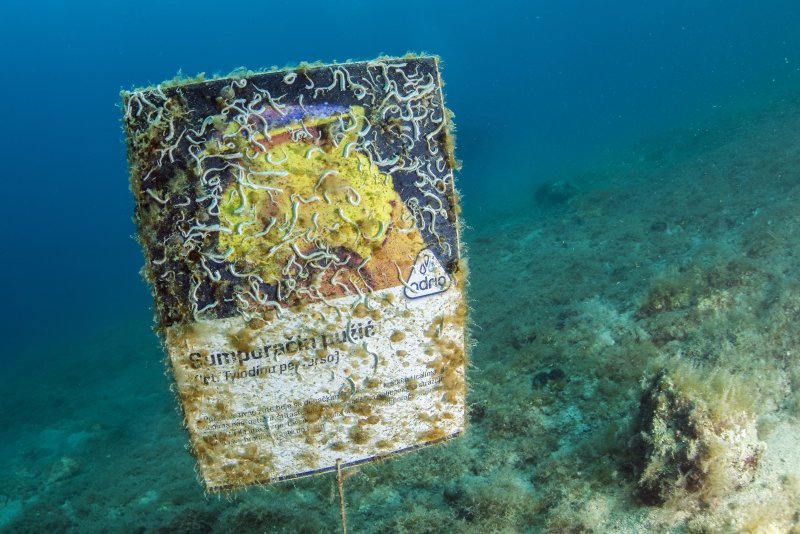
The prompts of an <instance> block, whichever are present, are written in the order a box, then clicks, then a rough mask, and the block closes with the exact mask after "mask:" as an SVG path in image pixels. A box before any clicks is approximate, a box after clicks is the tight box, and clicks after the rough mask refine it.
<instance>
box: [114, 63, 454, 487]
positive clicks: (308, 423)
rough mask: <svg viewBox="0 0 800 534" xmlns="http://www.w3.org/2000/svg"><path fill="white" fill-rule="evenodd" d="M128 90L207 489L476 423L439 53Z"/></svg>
mask: <svg viewBox="0 0 800 534" xmlns="http://www.w3.org/2000/svg"><path fill="white" fill-rule="evenodd" d="M122 98H123V114H124V118H123V122H124V127H125V132H126V135H127V143H128V156H129V161H130V175H131V189H132V191H133V194H134V196H135V199H136V210H135V219H136V223H137V225H138V238H139V241H140V243H141V245H142V247H143V250H144V254H145V258H146V265H145V267H144V275H145V277H146V279H147V280H148V282H149V283H150V284H151V286H152V291H153V296H154V301H155V307H156V321H157V331H158V333H159V334H160V336H161V337H162V339H163V341H164V344H165V349H166V353H167V355H168V360H169V363H170V366H171V369H172V372H173V375H174V380H175V384H176V391H177V394H178V396H179V399H180V403H181V406H182V409H183V414H184V419H185V424H186V427H187V429H188V431H189V436H190V441H191V448H192V451H193V452H194V454H195V456H196V458H197V461H198V464H199V467H200V473H201V476H202V479H203V481H204V483H205V485H206V487H207V488H208V489H210V490H221V489H226V488H232V487H237V486H242V485H247V484H252V483H262V482H270V481H274V480H280V479H286V478H291V477H298V476H304V475H310V474H314V473H319V472H324V471H327V470H331V469H335V468H336V466H337V464H338V465H340V466H346V465H352V464H357V463H361V462H365V461H369V460H373V459H376V458H380V457H385V456H389V455H392V454H396V453H399V452H404V451H408V450H411V449H414V448H417V447H420V446H424V445H428V444H432V443H436V442H439V441H442V440H445V439H448V438H451V437H454V436H457V435H458V434H460V433H461V432H463V430H464V427H465V392H466V388H465V318H466V310H467V307H466V304H465V301H464V284H465V278H464V277H465V268H464V262H463V259H462V258H461V252H460V246H459V219H458V213H459V207H458V197H457V193H456V191H455V188H454V178H453V171H454V168H455V167H456V162H455V160H454V157H453V141H452V126H451V117H450V114H449V112H448V110H447V109H446V108H445V107H444V103H443V98H442V84H441V80H440V77H439V69H438V60H437V58H435V57H416V56H413V57H412V56H409V57H405V58H381V59H378V60H375V61H369V62H359V63H346V64H335V65H301V66H300V67H297V68H293V69H286V70H281V71H272V72H243V73H238V74H232V75H229V76H227V77H224V78H218V79H213V80H208V81H206V80H202V79H194V80H180V81H173V82H167V83H165V84H163V85H160V86H156V87H152V88H148V89H143V90H136V91H126V92H123V95H122Z"/></svg>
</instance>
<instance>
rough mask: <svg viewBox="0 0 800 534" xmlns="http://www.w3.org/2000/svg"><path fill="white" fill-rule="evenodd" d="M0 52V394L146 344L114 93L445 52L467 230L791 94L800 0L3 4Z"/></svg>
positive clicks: (798, 50)
mask: <svg viewBox="0 0 800 534" xmlns="http://www.w3.org/2000/svg"><path fill="white" fill-rule="evenodd" d="M0 51H1V52H0V66H2V71H3V77H2V82H0V102H2V104H3V105H2V122H3V128H2V129H1V130H0V147H2V148H0V153H2V156H3V166H2V169H1V170H0V176H1V177H2V181H3V184H4V186H5V203H4V210H3V218H4V223H3V224H2V225H0V240H2V243H3V245H4V250H5V252H4V254H3V261H2V267H0V269H2V270H1V271H0V273H1V274H2V279H3V281H4V284H3V288H4V306H3V308H2V309H3V311H2V324H3V328H2V331H3V332H4V333H5V335H4V345H5V349H4V350H3V351H2V354H0V391H2V388H3V387H6V386H10V384H11V383H12V382H13V381H14V378H13V376H14V374H13V373H17V372H19V371H20V370H23V369H26V368H29V367H30V366H31V365H34V366H37V367H46V366H48V365H49V364H50V362H58V363H59V364H63V363H64V362H69V361H70V360H71V359H72V358H74V357H76V354H78V352H77V349H73V348H70V347H78V346H86V345H87V344H89V343H91V341H92V340H93V339H96V338H97V336H98V334H97V332H99V331H101V329H102V328H106V327H111V328H114V327H115V325H121V324H126V325H130V324H137V325H144V326H142V327H141V328H140V329H138V330H137V329H135V328H134V329H133V331H135V332H137V335H145V336H146V335H150V334H149V333H147V328H146V325H147V324H148V323H149V321H150V317H151V312H150V308H151V297H150V294H149V291H148V289H147V287H146V286H145V284H144V282H143V281H142V280H141V278H140V276H139V274H138V270H139V268H140V266H141V264H142V261H143V260H142V255H141V252H140V250H139V246H138V244H137V243H136V242H135V241H134V240H133V239H132V236H133V234H134V233H135V228H134V226H133V224H132V222H131V215H132V211H133V199H132V195H131V194H130V191H129V190H128V181H127V180H128V178H127V168H126V165H127V163H126V159H125V158H126V156H125V145H124V139H123V133H122V130H121V124H120V117H121V114H120V109H119V96H118V95H119V91H120V90H121V89H129V88H133V87H137V86H144V85H148V84H150V83H158V82H160V81H162V80H164V79H169V78H172V77H173V76H175V75H176V74H177V73H182V74H184V75H194V74H196V73H199V72H206V73H207V74H212V73H218V72H219V73H224V72H228V71H230V70H232V69H234V68H236V67H240V66H245V67H248V68H263V67H269V66H271V65H277V66H283V65H290V64H295V63H297V62H300V61H316V60H320V61H325V62H328V61H332V60H345V59H369V58H372V57H375V56H377V55H379V54H388V55H402V54H404V53H406V52H407V51H415V52H428V53H433V54H437V55H440V56H441V58H442V62H443V77H444V80H445V82H446V87H445V94H446V101H447V105H448V106H449V107H450V108H451V109H452V110H453V111H454V112H455V123H456V126H457V142H458V146H457V157H458V158H459V159H460V160H462V161H463V171H462V172H461V173H459V175H458V176H457V180H458V185H459V188H460V190H461V192H462V193H463V204H464V218H465V220H466V221H467V223H468V224H470V225H471V226H473V227H477V228H482V227H483V225H489V224H492V223H493V222H496V221H497V220H498V219H499V218H500V219H501V218H505V217H509V215H508V214H509V213H516V212H518V211H520V210H522V211H524V210H526V209H529V208H530V206H532V205H533V198H534V191H535V190H536V187H537V185H539V184H541V183H544V182H548V181H553V180H558V179H561V178H565V177H566V178H569V177H570V176H572V175H573V173H577V172H581V171H582V169H585V168H590V167H591V166H592V165H593V164H595V163H596V162H601V161H604V160H605V159H606V158H608V157H611V155H613V154H614V153H616V152H617V151H619V150H623V149H625V148H626V147H629V146H631V145H633V144H635V143H637V142H639V141H640V140H642V139H647V138H650V137H653V136H657V135H661V134H663V133H664V132H668V131H671V130H673V129H681V128H683V129H686V128H689V129H691V128H693V127H695V126H696V125H698V124H701V123H702V121H703V120H706V119H708V120H715V118H716V117H727V116H730V115H733V116H735V115H736V113H737V110H740V109H746V108H748V107H752V106H758V105H760V103H762V102H767V101H769V100H770V99H771V98H773V97H774V96H775V95H782V94H787V93H790V92H792V91H794V90H795V89H796V88H798V87H800V3H798V2H796V1H789V0H782V1H779V0H765V1H763V2H752V1H745V0H737V1H724V0H706V1H702V2H698V1H696V0H692V1H689V0H676V1H672V2H641V1H632V0H625V1H619V2H614V3H600V2H589V1H586V0H584V1H577V0H563V1H551V2H541V1H529V2H513V1H507V0H493V1H489V2H474V1H471V0H465V1H459V2H450V1H440V2H416V1H406V2H401V3H388V4H383V3H377V2H369V1H347V2H325V3H323V2H319V3H314V2H300V3H299V2H286V1H271V2H261V3H259V2H241V1H238V0H234V1H226V2H209V1H206V0H199V1H193V2H177V1H176V2H157V1H153V0H137V1H130V0H120V1H116V2H98V1H94V2H89V1H75V2H55V1H42V2H18V1H13V0H3V1H2V2H0ZM484 304H485V303H484ZM479 317H480V310H478V318H477V322H478V323H480V318H479ZM479 341H480V339H479ZM116 342H117V344H118V345H117V346H119V347H121V349H120V350H121V351H122V352H124V350H125V346H126V344H125V342H124V340H117V341H116ZM145 342H148V343H151V344H152V345H153V346H155V337H152V338H150V339H146V340H145ZM45 347H46V348H45ZM115 356H116V355H115V354H109V355H108V357H109V358H114V357H115ZM154 358H155V359H154V361H153V363H152V365H154V366H156V367H157V366H158V365H160V364H159V362H158V361H157V354H156V355H155V356H154ZM44 376H45V377H46V375H44ZM41 380H42V381H44V382H45V383H44V384H42V383H41V382H40V383H39V386H42V387H45V388H46V387H47V383H46V381H47V380H48V378H42V379H41ZM0 406H2V404H0ZM109 416H110V417H111V416H113V414H112V415H109ZM14 424H16V423H14ZM26 424H30V421H29V422H28V423H26ZM34 424H35V423H34ZM19 425H22V422H20V423H19ZM17 430H18V429H16V428H15V427H14V426H13V424H12V425H11V426H9V427H7V428H5V429H4V432H6V433H8V434H9V435H13V434H14V433H15V432H16V431H17ZM75 491H80V489H77V488H76V490H75ZM11 492H12V490H11V489H9V488H6V489H2V484H0V494H7V493H11ZM97 513H100V512H97Z"/></svg>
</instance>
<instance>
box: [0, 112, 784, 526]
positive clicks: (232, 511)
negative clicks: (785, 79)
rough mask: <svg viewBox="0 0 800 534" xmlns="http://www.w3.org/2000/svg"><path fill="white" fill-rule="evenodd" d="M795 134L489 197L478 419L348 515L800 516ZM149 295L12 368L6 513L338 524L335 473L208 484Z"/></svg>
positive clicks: (761, 133) (585, 520)
mask: <svg viewBox="0 0 800 534" xmlns="http://www.w3.org/2000/svg"><path fill="white" fill-rule="evenodd" d="M798 132H800V100H799V99H798V98H796V97H794V98H783V99H779V100H778V101H776V102H775V103H773V104H771V105H769V106H765V107H761V108H759V109H757V110H750V111H747V112H742V113H737V114H736V116H731V117H727V118H725V119H714V120H709V121H708V122H707V123H705V124H703V125H702V126H700V127H697V128H693V129H689V130H685V131H681V132H673V133H671V134H669V135H665V136H663V137H661V138H658V139H653V140H649V141H647V142H646V143H642V144H641V145H640V146H638V147H634V148H632V149H631V150H630V151H628V152H626V153H623V154H620V155H618V157H616V158H615V159H613V160H612V161H609V162H604V163H603V164H602V165H598V166H597V168H595V169H591V170H590V171H588V172H585V173H583V174H580V175H574V176H568V177H563V179H562V180H554V181H553V183H551V184H547V185H544V186H541V187H539V188H538V189H536V190H532V191H530V209H526V210H522V211H520V212H513V213H506V212H503V211H501V210H498V211H496V212H495V213H497V215H495V216H493V217H491V218H486V220H478V219H476V218H475V219H471V220H468V222H469V223H471V224H472V225H473V227H474V229H472V230H471V231H469V232H468V234H467V237H466V239H467V242H468V245H469V248H470V265H471V268H472V273H471V284H472V285H471V297H472V307H473V313H472V319H473V322H474V324H475V327H474V340H475V341H476V342H477V344H476V346H475V349H474V351H473V353H472V366H471V369H470V387H471V394H470V402H471V416H470V419H471V426H470V428H469V430H468V433H467V435H466V437H464V438H461V439H459V440H457V441H455V442H453V443H451V444H449V445H447V446H441V447H437V448H433V449H429V450H425V451H421V452H418V453H414V454H411V455H408V456H406V457H403V458H401V459H398V460H393V461H388V462H384V463H381V464H377V465H369V466H364V467H361V468H359V469H356V470H353V471H351V472H350V473H348V475H349V476H348V478H347V479H346V482H345V486H346V490H347V498H348V507H349V508H348V513H349V520H350V527H351V529H352V530H353V531H357V532H370V531H374V532H388V531H409V532H423V531H436V532H453V531H463V532H491V531H509V532H513V531H537V530H542V531H548V530H549V531H553V532H566V531H574V532H590V531H597V532H608V531H614V530H617V531H624V532H631V531H641V532H644V531H648V532H651V531H663V530H674V531H692V532H695V531H696V532H704V531H758V530H765V529H773V531H789V530H791V529H793V528H794V529H797V528H798V521H799V519H800V518H799V517H798V510H800V424H798V422H797V417H798V414H800V365H798V364H799V363H800V278H799V277H798V275H799V274H800V264H799V263H798V262H799V260H800V239H799V238H800V144H798V143H797V134H798ZM498 183H499V182H498ZM469 216H470V213H469V212H468V213H467V217H468V219H469ZM146 315H147V312H146V311H145V310H142V313H141V315H140V316H139V317H138V318H137V320H136V321H134V322H128V321H126V322H125V323H122V322H121V323H120V325H119V326H118V327H115V328H108V329H105V330H101V331H97V332H92V333H86V334H85V335H81V336H76V338H75V339H73V340H60V341H59V342H58V343H53V345H52V346H49V347H41V348H39V349H37V350H38V353H37V354H41V355H42V357H47V358H54V359H55V360H56V361H57V362H59V363H57V364H55V365H53V366H48V367H46V368H45V367H44V366H36V365H34V366H24V367H22V366H20V368H19V376H18V378H15V379H14V380H13V381H11V382H12V384H13V385H9V386H8V387H7V388H5V389H4V395H6V405H7V406H8V408H7V409H6V410H4V412H3V413H0V429H2V430H0V432H2V434H1V435H0V438H1V439H0V454H2V457H3V462H0V480H2V484H0V525H2V526H3V527H4V528H5V529H8V530H9V531H14V532H46V531H52V532H60V531H70V530H72V531H81V532H91V531H126V532H155V531H165V532H207V531H213V532H229V531H236V532H251V531H252V532H256V531H264V530H268V531H286V532H296V531H308V532H316V531H332V530H334V529H335V528H337V526H338V515H337V514H338V509H337V497H336V493H335V482H334V480H333V478H332V477H331V476H324V477H320V478H313V479H306V480H301V481H297V482H293V483H284V484H278V485H275V486H272V487H269V488H265V489H255V490H252V491H247V492H239V493H237V494H234V495H231V496H227V497H223V498H218V497H215V496H209V497H205V496H204V495H203V493H202V489H201V487H200V486H199V484H198V483H197V482H196V480H195V475H194V472H193V462H192V460H191V458H190V457H189V455H188V453H187V452H186V451H185V450H184V443H185V437H184V435H183V433H182V430H181V427H180V421H179V415H178V414H177V412H176V410H175V405H174V401H173V398H172V395H171V393H170V392H169V391H168V379H167V378H166V377H164V376H163V374H162V366H161V364H160V360H161V355H160V352H159V348H158V346H157V343H156V340H155V337H154V335H152V334H151V333H150V332H149V330H148V322H149V318H148V317H147V316H146ZM34 352H36V351H34ZM54 355H55V356H54ZM67 355H68V356H67ZM26 361H36V358H30V359H26Z"/></svg>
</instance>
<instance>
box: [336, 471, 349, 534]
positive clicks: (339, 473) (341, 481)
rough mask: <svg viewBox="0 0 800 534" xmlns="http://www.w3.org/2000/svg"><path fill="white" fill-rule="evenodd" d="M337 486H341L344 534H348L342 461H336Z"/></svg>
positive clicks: (340, 504) (340, 501)
mask: <svg viewBox="0 0 800 534" xmlns="http://www.w3.org/2000/svg"><path fill="white" fill-rule="evenodd" d="M336 485H337V486H339V515H340V516H341V518H342V534H347V513H346V512H345V509H344V479H343V478H342V461H341V460H340V459H338V458H337V459H336Z"/></svg>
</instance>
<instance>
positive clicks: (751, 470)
mask: <svg viewBox="0 0 800 534" xmlns="http://www.w3.org/2000/svg"><path fill="white" fill-rule="evenodd" d="M721 400H722V398H714V399H704V398H703V397H702V395H701V393H700V392H698V391H695V390H693V389H692V388H684V387H681V385H680V384H678V383H676V382H675V381H674V380H673V378H672V377H671V376H670V374H669V373H668V372H666V371H661V372H659V373H658V374H657V375H656V376H655V377H654V379H653V380H652V382H651V383H650V384H649V385H648V387H646V389H645V391H644V393H643V394H642V396H641V402H640V408H639V414H638V416H637V418H636V421H635V425H634V430H635V435H634V437H633V440H632V447H631V451H632V453H633V456H634V460H633V462H634V466H635V474H636V479H637V480H636V482H637V494H638V497H639V498H640V499H641V500H642V501H643V502H645V503H647V504H662V503H664V502H666V501H668V500H670V499H673V498H677V497H680V496H681V495H686V494H694V495H696V496H697V497H699V498H702V499H709V498H713V497H718V496H720V495H723V494H725V493H729V492H732V491H736V490H738V489H740V488H742V487H743V486H745V485H747V484H748V483H750V482H751V481H752V480H753V478H754V476H755V471H756V469H757V467H758V462H759V459H760V458H761V455H762V453H763V451H764V448H765V445H764V444H763V443H762V442H760V441H759V440H758V434H757V428H756V424H755V420H754V418H752V417H750V416H748V414H747V413H745V412H741V411H736V410H734V409H732V410H731V411H730V412H725V411H724V410H721V409H720V407H719V406H713V407H709V402H711V403H719V402H721ZM712 408H713V409H712Z"/></svg>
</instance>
